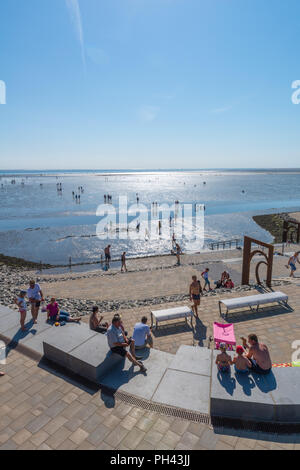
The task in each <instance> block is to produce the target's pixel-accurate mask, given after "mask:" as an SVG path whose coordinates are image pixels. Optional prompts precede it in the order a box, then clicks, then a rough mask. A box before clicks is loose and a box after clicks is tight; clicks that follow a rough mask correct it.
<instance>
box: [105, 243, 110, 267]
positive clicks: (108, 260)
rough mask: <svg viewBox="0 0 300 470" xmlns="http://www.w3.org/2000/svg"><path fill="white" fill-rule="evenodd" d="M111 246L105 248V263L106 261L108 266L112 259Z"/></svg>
mask: <svg viewBox="0 0 300 470" xmlns="http://www.w3.org/2000/svg"><path fill="white" fill-rule="evenodd" d="M110 248H111V245H108V246H107V247H106V248H105V249H104V255H105V263H106V265H107V266H109V263H110V260H111V255H110Z"/></svg>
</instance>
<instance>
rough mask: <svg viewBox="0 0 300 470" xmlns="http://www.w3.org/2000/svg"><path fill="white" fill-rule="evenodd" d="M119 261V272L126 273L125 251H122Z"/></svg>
mask: <svg viewBox="0 0 300 470" xmlns="http://www.w3.org/2000/svg"><path fill="white" fill-rule="evenodd" d="M121 263H122V267H121V273H123V272H124V270H125V272H126V273H127V271H128V270H127V266H126V251H124V253H123V254H122V257H121Z"/></svg>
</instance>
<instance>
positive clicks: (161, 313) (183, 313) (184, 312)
mask: <svg viewBox="0 0 300 470" xmlns="http://www.w3.org/2000/svg"><path fill="white" fill-rule="evenodd" d="M193 316H194V314H193V311H192V310H191V309H190V307H177V308H169V309H165V310H156V311H152V312H151V323H152V327H153V325H154V321H155V328H156V329H157V328H158V323H159V322H161V321H168V320H176V319H178V318H185V322H186V324H187V319H188V318H189V317H190V318H191V327H192V328H193Z"/></svg>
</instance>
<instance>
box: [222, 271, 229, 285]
mask: <svg viewBox="0 0 300 470" xmlns="http://www.w3.org/2000/svg"><path fill="white" fill-rule="evenodd" d="M229 279H230V276H229V272H227V271H224V272H223V273H222V276H221V284H222V286H225V284H226V281H228V280H229Z"/></svg>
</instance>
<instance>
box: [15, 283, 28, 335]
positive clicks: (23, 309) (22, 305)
mask: <svg viewBox="0 0 300 470" xmlns="http://www.w3.org/2000/svg"><path fill="white" fill-rule="evenodd" d="M25 295H26V291H25V290H22V291H21V292H20V295H19V297H17V298H16V300H15V302H16V304H17V306H18V307H19V312H20V324H21V330H22V331H27V328H25V320H26V314H27V303H26V300H25Z"/></svg>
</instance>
